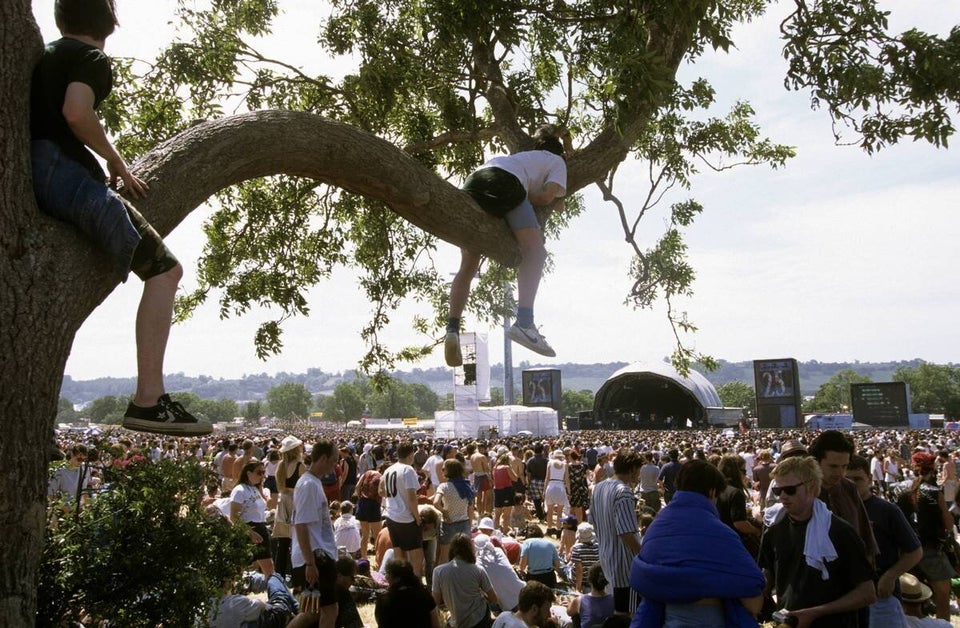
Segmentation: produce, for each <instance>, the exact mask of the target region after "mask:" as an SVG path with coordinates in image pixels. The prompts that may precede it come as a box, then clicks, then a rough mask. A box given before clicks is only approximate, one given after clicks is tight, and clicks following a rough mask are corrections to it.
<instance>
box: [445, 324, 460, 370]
mask: <svg viewBox="0 0 960 628" xmlns="http://www.w3.org/2000/svg"><path fill="white" fill-rule="evenodd" d="M443 357H444V359H445V360H446V361H447V366H462V365H463V355H461V353H460V334H458V333H457V332H455V331H448V332H447V337H446V338H444V339H443Z"/></svg>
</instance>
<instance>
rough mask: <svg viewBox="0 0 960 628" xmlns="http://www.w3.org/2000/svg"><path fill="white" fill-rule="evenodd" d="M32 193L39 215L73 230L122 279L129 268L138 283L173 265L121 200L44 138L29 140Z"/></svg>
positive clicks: (154, 235) (143, 222) (162, 246)
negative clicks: (106, 259)
mask: <svg viewBox="0 0 960 628" xmlns="http://www.w3.org/2000/svg"><path fill="white" fill-rule="evenodd" d="M30 152H31V159H32V162H33V191H34V194H35V195H36V197H37V205H38V206H39V207H40V209H41V211H43V212H44V213H45V214H48V215H50V216H52V217H54V218H57V219H59V220H62V221H64V222H68V223H70V224H71V225H73V226H75V227H77V228H78V229H80V231H82V232H83V233H84V234H85V235H86V236H87V237H89V238H90V239H91V240H93V242H94V243H95V244H96V246H97V248H98V249H100V250H101V251H103V252H104V253H105V254H106V255H107V256H108V257H109V258H110V261H111V265H112V267H113V270H114V272H116V274H117V275H118V276H119V277H120V279H121V281H126V279H127V275H128V273H129V272H130V271H131V270H132V271H133V272H134V273H135V274H136V275H137V276H138V277H140V278H141V279H144V280H146V279H149V278H150V277H154V276H156V275H160V274H162V273H165V272H167V271H168V270H170V269H171V268H173V267H174V266H176V265H177V259H176V258H175V257H174V256H173V254H171V253H170V251H169V249H167V247H166V245H165V244H164V243H163V239H162V238H160V235H159V234H158V233H157V232H156V230H155V229H154V228H153V227H151V226H150V224H149V223H148V222H147V221H146V220H145V219H144V218H143V216H142V215H140V213H139V212H138V211H137V210H136V209H135V208H134V207H133V206H132V205H131V204H130V203H129V202H128V201H127V200H126V199H124V198H122V197H121V196H120V195H119V194H117V193H116V192H114V191H113V190H111V189H110V188H109V187H107V185H106V184H105V183H103V182H101V181H97V180H96V179H94V178H93V177H92V176H91V174H90V171H88V170H87V169H86V168H84V167H83V166H82V165H80V163H78V162H77V161H75V160H73V159H71V158H70V157H68V156H67V155H65V154H63V151H61V150H60V147H59V146H58V145H57V144H55V143H54V142H51V141H49V140H34V141H33V142H31V147H30Z"/></svg>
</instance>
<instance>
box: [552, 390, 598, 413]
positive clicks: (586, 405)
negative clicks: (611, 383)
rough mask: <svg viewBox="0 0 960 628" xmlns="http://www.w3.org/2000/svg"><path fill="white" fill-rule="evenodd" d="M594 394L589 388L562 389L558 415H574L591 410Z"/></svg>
mask: <svg viewBox="0 0 960 628" xmlns="http://www.w3.org/2000/svg"><path fill="white" fill-rule="evenodd" d="M593 397H594V394H593V393H592V392H590V391H589V390H564V391H563V394H562V395H561V397H560V416H575V415H576V414H577V413H578V412H586V411H588V410H593Z"/></svg>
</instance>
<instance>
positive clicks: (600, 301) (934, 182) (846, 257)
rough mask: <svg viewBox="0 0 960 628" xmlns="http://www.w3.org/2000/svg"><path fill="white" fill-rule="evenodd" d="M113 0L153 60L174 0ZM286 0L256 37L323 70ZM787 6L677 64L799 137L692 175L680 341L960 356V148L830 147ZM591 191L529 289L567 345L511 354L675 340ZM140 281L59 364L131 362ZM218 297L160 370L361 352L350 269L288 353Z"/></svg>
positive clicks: (115, 44)
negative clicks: (779, 162)
mask: <svg viewBox="0 0 960 628" xmlns="http://www.w3.org/2000/svg"><path fill="white" fill-rule="evenodd" d="M118 4H119V12H120V21H121V26H120V28H119V29H118V30H117V32H116V33H115V34H114V35H113V36H112V37H111V38H110V39H109V41H108V42H107V52H108V53H109V54H113V55H118V56H133V57H139V58H150V57H151V56H152V55H153V54H154V53H155V52H156V51H157V50H158V49H159V48H160V47H161V46H162V45H163V43H165V42H166V41H169V40H170V37H171V35H172V33H173V32H174V26H173V25H171V24H169V23H168V22H169V21H170V19H171V17H172V6H173V4H174V3H172V2H149V3H146V2H143V3H141V2H136V3H134V2H133V1H132V0H120V2H119V3H118ZM907 4H908V5H909V7H908V8H907V10H908V11H909V15H904V14H903V11H904V7H905V5H904V3H896V4H894V5H892V6H895V7H900V12H895V13H894V14H893V15H892V16H891V24H892V25H893V26H894V27H895V28H901V29H903V28H907V27H909V26H911V25H915V26H917V27H919V28H922V29H927V30H929V31H932V32H938V33H940V34H944V35H945V34H946V30H947V29H948V28H949V27H950V25H952V24H958V23H960V4H958V3H950V4H944V3H941V2H934V1H929V0H917V1H914V2H910V3H907ZM281 6H282V7H283V9H284V14H283V15H282V16H281V17H280V19H279V20H278V22H277V25H276V27H275V29H274V32H275V33H278V34H279V36H274V37H272V38H270V39H268V40H265V41H263V42H261V44H260V45H261V48H262V51H263V52H265V53H270V54H274V55H280V58H283V59H285V60H295V62H296V63H298V64H301V65H302V67H304V69H306V70H311V69H313V70H315V71H320V70H321V68H322V71H323V72H325V73H328V74H329V73H331V67H330V61H329V60H328V59H325V58H324V57H323V56H322V55H321V54H318V53H319V49H318V48H317V47H316V46H315V45H314V44H313V42H314V41H315V38H316V33H317V32H318V31H319V23H320V20H321V19H322V17H323V9H322V6H321V4H320V3H317V2H314V1H313V0H298V1H290V0H286V1H284V2H282V3H281ZM46 7H47V3H42V4H41V3H35V7H34V12H35V15H36V17H37V21H38V24H39V25H40V28H41V32H42V34H43V37H44V39H45V40H51V39H54V38H56V37H57V36H58V35H57V32H56V28H55V26H54V24H53V19H52V15H46V14H44V11H45V10H46ZM784 10H785V7H784V6H775V7H773V8H772V9H771V10H770V12H769V13H768V15H766V16H764V17H763V18H762V19H760V20H756V21H755V22H753V23H751V24H748V25H744V26H741V27H738V28H737V30H736V31H735V33H734V37H733V40H734V42H736V46H737V48H736V49H731V51H730V53H729V54H726V53H717V54H713V53H711V54H707V55H706V56H705V57H704V58H703V59H700V60H698V61H697V62H696V63H695V64H692V65H685V66H684V67H682V68H681V71H680V74H679V78H680V80H681V81H685V82H689V81H690V80H693V79H695V78H697V77H704V78H706V79H707V80H709V81H710V82H711V83H712V84H713V86H714V87H715V89H716V91H717V101H718V102H717V105H716V106H715V107H714V108H713V109H712V110H711V114H713V115H723V114H724V113H725V112H726V111H727V110H728V109H729V107H730V106H731V105H732V104H733V103H734V102H736V101H738V100H747V101H749V102H750V103H751V105H752V106H753V108H754V109H755V111H756V120H757V122H758V123H759V124H760V126H761V128H762V130H763V133H764V134H765V135H767V136H768V137H770V138H771V139H772V140H773V141H776V142H778V143H781V144H788V145H791V146H794V147H796V150H797V153H798V154H797V157H796V158H794V159H792V160H790V161H789V162H788V163H787V165H786V167H785V168H783V169H780V170H771V169H768V168H764V167H748V168H740V169H736V170H733V171H728V172H725V173H720V174H717V173H712V172H706V173H703V174H701V175H698V176H697V177H695V179H694V185H693V189H692V190H691V191H690V192H689V194H688V195H689V196H692V197H693V198H696V199H697V200H699V201H700V202H701V203H702V204H703V205H704V207H705V210H704V213H703V214H702V215H701V216H700V217H698V218H697V219H696V221H695V222H694V224H693V225H692V227H691V228H689V229H688V230H687V232H686V236H685V237H686V241H687V244H688V246H689V250H688V255H689V258H690V261H691V263H692V265H693V267H694V268H695V269H696V273H697V278H696V282H695V284H694V286H693V288H694V296H693V297H692V298H689V299H684V300H681V301H679V302H678V305H679V308H678V309H680V310H681V311H685V312H687V314H688V317H689V319H690V320H691V321H693V322H694V323H695V324H696V325H697V326H698V327H699V331H697V332H696V333H695V334H694V335H693V336H688V337H685V341H686V343H687V344H688V345H689V346H691V347H693V348H695V349H696V350H697V351H700V352H703V353H706V354H708V355H711V356H713V357H715V358H721V359H725V360H729V361H742V360H753V359H761V358H780V357H793V358H797V359H798V360H801V361H804V360H818V361H821V362H833V361H856V360H859V361H863V362H868V361H889V360H904V359H913V358H921V359H924V360H928V361H931V362H937V363H945V362H957V361H958V350H960V332H958V326H957V324H956V318H957V312H958V311H960V310H958V305H960V288H958V282H957V281H956V279H955V277H954V274H955V269H956V267H957V264H956V262H955V257H956V256H955V250H956V247H957V246H958V243H960V220H958V218H957V215H958V214H960V200H958V199H960V177H958V172H960V152H957V150H956V149H952V150H946V149H936V148H934V147H932V146H930V145H928V144H925V143H924V144H920V143H912V142H910V141H907V142H905V143H903V144H901V145H898V146H894V147H891V148H887V149H884V150H882V151H880V152H879V153H877V154H874V155H868V154H866V153H865V152H863V151H862V150H861V149H859V148H858V147H856V146H837V145H835V144H834V139H833V134H832V130H831V123H830V119H829V116H828V115H827V113H826V112H825V111H822V110H819V111H818V110H811V108H810V104H809V96H808V94H806V93H801V92H788V91H786V90H785V89H784V88H783V76H784V71H785V63H784V61H783V59H782V55H781V53H780V49H781V45H780V42H779V40H778V39H777V25H778V24H779V21H780V19H781V18H782V15H783V13H784ZM305 51H306V52H305ZM313 51H316V52H317V53H314V52H313ZM620 172H621V174H620V175H619V177H618V182H617V184H616V186H617V187H616V191H617V193H618V196H620V198H621V199H622V200H624V201H626V202H628V203H629V202H631V200H632V199H639V198H640V196H641V194H642V193H643V192H644V191H645V188H644V186H643V176H644V173H645V168H644V165H643V164H640V163H632V164H629V165H624V166H622V167H621V168H620ZM583 196H584V201H585V205H586V211H585V212H584V213H583V214H582V215H581V216H579V217H578V218H576V219H575V220H573V221H572V223H571V225H570V227H569V229H568V230H567V231H566V232H565V233H564V235H563V236H561V240H559V241H551V242H548V244H547V247H548V249H549V250H550V252H551V253H552V255H553V263H554V270H553V272H552V273H551V274H549V275H547V276H546V277H545V278H544V281H543V282H542V284H541V287H540V291H539V294H538V297H537V304H536V316H537V323H538V326H539V327H540V330H541V332H543V334H544V335H545V336H546V337H547V338H548V340H549V341H550V343H551V344H552V345H553V346H554V348H555V349H556V351H557V357H556V358H542V357H541V356H538V355H536V354H534V353H531V352H529V351H527V350H526V349H524V348H522V347H519V346H517V345H514V349H513V361H514V364H519V363H520V362H522V361H528V362H530V363H531V364H542V365H550V364H559V363H563V362H576V363H597V362H621V361H622V362H637V361H660V360H662V359H663V358H664V357H665V356H668V355H669V354H670V353H671V352H672V350H673V348H674V338H673V332H672V330H671V329H670V326H669V324H668V322H667V319H666V313H665V308H664V305H663V304H662V303H660V304H658V305H657V306H655V308H654V309H653V310H652V311H636V310H633V309H632V308H630V307H629V306H626V305H624V299H625V296H626V294H627V291H628V290H629V287H630V282H629V280H628V278H627V269H628V266H629V260H630V253H631V251H630V249H629V248H628V246H627V244H626V243H625V242H624V241H623V233H622V230H621V227H620V223H619V218H618V216H617V212H616V208H615V207H614V206H613V205H611V204H608V203H604V201H603V200H602V198H601V195H600V194H599V192H598V191H597V190H596V189H595V188H587V189H586V190H584V191H583ZM685 196H687V194H685V195H684V196H682V197H681V196H678V197H673V198H671V199H669V200H672V201H676V200H680V199H681V198H683V197H685ZM209 214H210V209H209V208H208V207H201V208H198V209H197V210H196V211H194V212H193V213H192V214H191V216H190V217H189V218H187V219H186V220H185V221H184V222H183V223H181V225H180V226H179V227H178V228H177V229H176V230H175V231H174V232H173V233H172V234H171V235H170V236H168V238H167V242H168V244H169V246H170V247H171V249H172V250H173V251H174V252H175V254H176V255H177V257H178V258H179V259H180V261H181V262H182V263H183V265H184V268H185V271H186V273H185V276H184V280H183V282H182V284H181V286H182V289H184V290H191V289H192V288H193V287H195V285H196V279H195V269H196V262H197V259H198V257H199V255H200V253H201V250H202V246H203V237H202V232H201V224H202V223H203V220H204V219H205V218H206V217H207V216H209ZM644 222H645V225H644V226H643V227H641V232H642V235H641V237H642V238H643V241H644V246H645V247H646V246H650V245H652V244H653V243H654V242H655V241H656V239H657V237H658V236H659V235H660V234H661V233H662V231H663V230H664V228H665V223H664V218H663V213H662V212H661V213H660V214H657V213H654V215H652V216H650V217H648V218H645V219H644ZM439 246H440V250H439V253H438V256H437V258H438V260H439V263H440V264H441V265H446V266H448V267H449V269H450V272H451V273H452V272H454V271H455V270H456V268H457V264H458V260H459V256H458V253H457V250H456V248H455V247H453V246H452V245H449V244H446V243H442V242H441V243H440V245H439ZM140 292H141V284H140V282H139V281H137V280H136V279H135V278H134V277H131V280H130V281H128V282H127V283H126V284H122V285H120V286H118V287H117V289H116V290H115V291H114V292H113V293H112V294H111V295H110V296H109V297H108V298H107V300H106V301H105V302H104V303H103V304H102V305H101V306H100V307H99V308H98V309H97V310H96V311H95V312H94V313H93V314H92V315H91V316H90V318H89V319H88V320H87V321H86V323H85V324H84V325H83V326H82V327H81V329H80V331H79V332H78V334H77V336H76V339H75V341H74V345H73V350H72V352H71V355H70V358H69V360H68V362H67V366H66V374H67V375H69V376H71V377H72V378H73V379H76V380H84V379H92V378H97V377H127V376H132V375H134V374H135V371H136V368H135V364H136V363H135V355H134V341H133V329H134V317H135V312H136V307H137V302H138V301H139V298H140ZM210 301H211V302H210V303H208V304H206V305H205V306H202V307H201V308H199V309H198V310H197V312H196V313H195V314H194V316H193V317H192V318H191V319H190V320H188V321H186V322H185V323H183V324H180V325H176V326H175V327H174V329H173V330H172V332H171V338H170V343H169V345H168V349H167V356H166V366H165V371H166V372H168V373H177V372H181V373H185V374H187V375H200V374H203V375H209V376H213V377H216V378H221V377H222V378H236V377H242V376H243V375H245V374H257V373H270V374H273V373H278V372H289V373H296V372H303V371H305V370H306V369H308V368H322V369H323V370H325V371H328V372H331V371H343V370H350V369H353V368H355V367H356V365H357V362H358V360H359V359H360V357H361V356H362V354H363V352H364V350H365V349H364V345H363V343H362V340H361V338H360V335H359V330H360V328H361V327H362V325H363V324H364V323H365V322H366V321H367V319H368V316H369V313H370V306H369V303H367V302H366V301H365V300H364V299H363V296H362V292H361V291H360V290H358V284H357V281H356V279H355V278H354V277H352V276H351V273H350V272H349V271H347V270H345V269H340V270H339V271H338V272H335V273H334V276H333V277H332V278H331V279H330V280H329V281H326V282H324V283H322V284H320V285H318V286H317V287H316V288H315V289H314V290H312V291H311V294H310V303H311V314H310V316H309V317H305V318H299V319H294V320H292V321H288V322H287V323H285V326H284V329H285V332H284V349H283V351H282V353H281V354H280V355H277V356H273V357H270V358H268V359H267V360H265V361H263V360H260V359H258V358H257V356H256V353H255V351H254V349H253V335H254V333H255V331H256V328H257V325H258V323H259V322H260V321H261V320H269V319H271V318H273V317H274V314H272V313H270V312H264V311H254V312H252V313H251V314H248V315H245V316H244V317H241V318H232V319H227V320H221V319H220V318H219V311H218V308H217V305H216V299H215V298H212V299H210ZM424 311H425V310H424V309H423V306H420V305H419V304H416V303H407V304H404V305H403V306H402V307H401V308H400V309H398V311H396V312H395V313H394V315H393V317H392V321H393V322H392V323H391V326H390V327H389V328H388V330H387V331H386V333H385V334H383V336H382V338H384V339H385V340H386V342H387V343H388V344H389V345H391V346H392V347H394V348H398V347H400V346H403V345H405V344H408V343H419V342H422V341H423V339H422V337H420V336H418V335H417V334H416V333H415V332H413V331H411V330H410V329H409V321H410V320H411V317H412V316H413V315H414V314H415V313H422V312H424ZM465 322H466V330H467V331H477V332H480V333H486V334H487V335H488V339H489V344H490V362H491V363H498V362H502V360H503V348H502V347H503V333H502V330H501V329H499V328H497V327H494V328H487V327H485V326H477V325H476V323H475V322H473V321H471V320H470V319H469V318H467V320H466V321H465ZM438 333H439V332H438ZM438 366H443V357H442V350H441V349H440V348H439V347H438V349H437V350H436V351H434V353H433V355H431V356H430V357H429V358H427V359H426V360H423V361H422V362H420V363H417V364H415V365H404V366H401V367H400V368H403V369H405V370H409V369H410V368H414V367H419V368H432V367H438Z"/></svg>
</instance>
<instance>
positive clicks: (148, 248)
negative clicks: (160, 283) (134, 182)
mask: <svg viewBox="0 0 960 628" xmlns="http://www.w3.org/2000/svg"><path fill="white" fill-rule="evenodd" d="M121 200H122V201H123V204H124V206H125V207H126V208H127V215H128V216H130V222H131V223H133V226H134V228H135V229H136V230H137V233H139V234H140V243H139V244H138V245H137V248H135V249H134V250H133V259H132V260H130V270H131V271H132V272H133V274H135V275H136V276H137V277H139V278H140V279H141V280H143V281H146V280H147V279H150V278H151V277H156V276H157V275H162V274H163V273H165V272H167V271H168V270H170V269H171V268H173V267H174V266H176V265H177V264H179V262H178V261H177V258H176V257H174V256H173V253H171V252H170V249H168V248H167V245H166V244H164V242H163V238H161V237H160V234H159V233H157V230H156V229H154V228H153V227H152V226H151V225H150V223H148V222H147V219H146V218H144V217H143V216H142V215H141V214H140V212H138V211H137V209H136V208H135V207H134V206H133V205H131V204H130V201H128V200H127V199H125V198H122V197H121Z"/></svg>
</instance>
